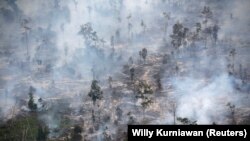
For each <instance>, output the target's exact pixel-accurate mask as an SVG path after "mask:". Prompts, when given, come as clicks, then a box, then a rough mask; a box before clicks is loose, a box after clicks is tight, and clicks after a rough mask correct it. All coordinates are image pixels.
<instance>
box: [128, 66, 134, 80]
mask: <svg viewBox="0 0 250 141" xmlns="http://www.w3.org/2000/svg"><path fill="white" fill-rule="evenodd" d="M129 71H130V79H131V80H132V81H133V80H134V76H135V69H134V68H131V69H130V70H129Z"/></svg>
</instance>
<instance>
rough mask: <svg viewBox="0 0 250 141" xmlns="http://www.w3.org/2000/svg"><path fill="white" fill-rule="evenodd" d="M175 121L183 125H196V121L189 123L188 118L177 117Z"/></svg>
mask: <svg viewBox="0 0 250 141" xmlns="http://www.w3.org/2000/svg"><path fill="white" fill-rule="evenodd" d="M177 121H179V122H180V123H181V124H183V125H197V121H191V120H190V119H188V118H181V117H177Z"/></svg>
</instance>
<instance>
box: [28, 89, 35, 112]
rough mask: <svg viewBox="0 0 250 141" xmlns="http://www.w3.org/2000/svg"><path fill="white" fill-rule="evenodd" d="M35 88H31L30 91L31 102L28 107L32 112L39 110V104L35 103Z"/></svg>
mask: <svg viewBox="0 0 250 141" xmlns="http://www.w3.org/2000/svg"><path fill="white" fill-rule="evenodd" d="M34 91H35V90H34V88H33V87H30V90H29V102H28V107H29V109H30V111H36V110H37V104H36V103H34V97H33V92H34Z"/></svg>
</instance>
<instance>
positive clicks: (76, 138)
mask: <svg viewBox="0 0 250 141" xmlns="http://www.w3.org/2000/svg"><path fill="white" fill-rule="evenodd" d="M81 133H82V127H81V126H79V125H75V126H74V130H73V132H72V134H71V141H81V140H82V135H81Z"/></svg>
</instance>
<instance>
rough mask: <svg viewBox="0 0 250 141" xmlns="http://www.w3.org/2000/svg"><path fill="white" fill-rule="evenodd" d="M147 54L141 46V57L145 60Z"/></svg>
mask: <svg viewBox="0 0 250 141" xmlns="http://www.w3.org/2000/svg"><path fill="white" fill-rule="evenodd" d="M147 54H148V51H147V49H146V48H143V49H142V52H141V55H142V58H143V60H144V61H145V60H146V57H147Z"/></svg>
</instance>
